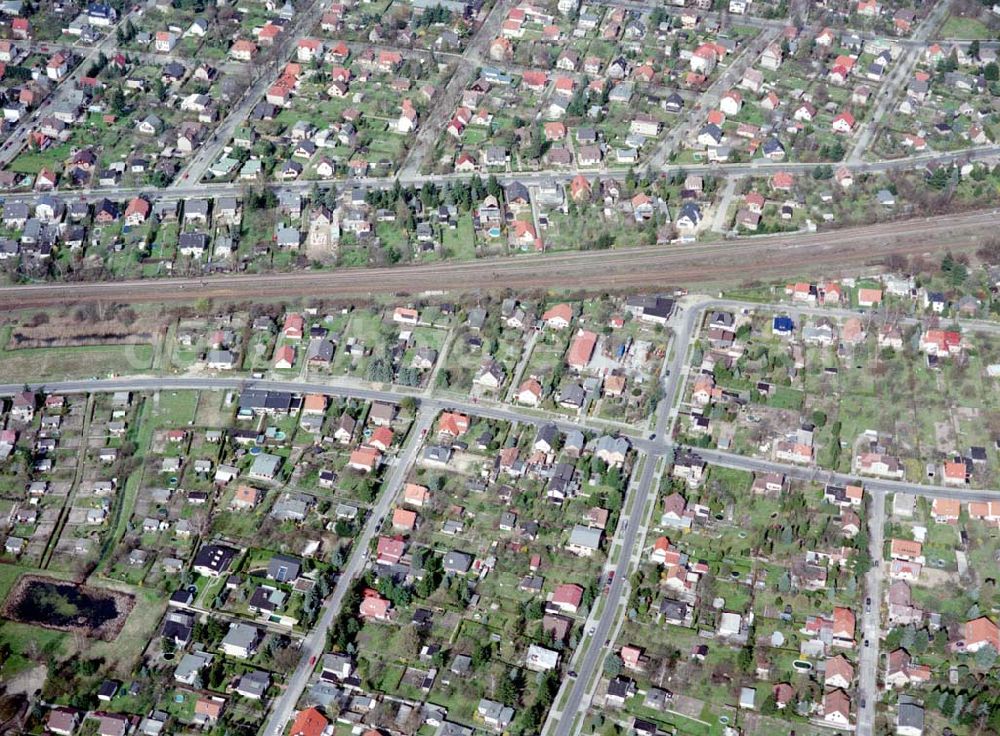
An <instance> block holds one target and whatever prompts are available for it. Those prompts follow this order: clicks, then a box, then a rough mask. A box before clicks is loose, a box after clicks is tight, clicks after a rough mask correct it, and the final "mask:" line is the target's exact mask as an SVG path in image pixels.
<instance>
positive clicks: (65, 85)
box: [0, 2, 153, 168]
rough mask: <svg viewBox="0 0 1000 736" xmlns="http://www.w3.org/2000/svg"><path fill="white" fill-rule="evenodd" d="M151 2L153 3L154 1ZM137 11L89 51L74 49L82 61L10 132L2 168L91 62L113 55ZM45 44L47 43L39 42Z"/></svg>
mask: <svg viewBox="0 0 1000 736" xmlns="http://www.w3.org/2000/svg"><path fill="white" fill-rule="evenodd" d="M149 4H150V5H152V4H153V3H152V2H150V3H149ZM133 15H134V12H128V13H124V14H123V15H122V16H121V17H120V18H119V19H118V22H117V23H116V24H115V25H114V26H112V27H111V28H108V29H107V34H106V35H105V36H104V37H103V38H102V39H101V40H99V41H98V42H97V43H96V44H94V45H93V46H92V47H90V48H89V49H87V50H84V49H75V50H74V51H73V53H74V54H76V55H77V56H81V55H82V58H81V61H80V63H79V64H77V65H76V66H75V67H74V68H73V70H72V71H71V72H69V73H68V74H67V75H66V76H65V77H63V79H62V81H61V82H59V84H58V86H57V87H56V88H55V90H54V91H53V92H52V94H50V95H49V96H48V97H47V98H45V99H44V100H42V104H41V106H40V107H38V108H37V109H36V110H35V111H34V112H32V113H31V114H30V115H26V116H25V117H23V118H21V121H20V122H19V123H18V125H17V127H16V128H14V130H13V131H12V132H11V133H10V135H9V136H8V137H7V141H6V142H5V143H4V144H3V146H2V147H0V168H5V167H6V166H7V165H8V164H9V163H10V162H11V161H13V160H14V159H15V158H17V155H18V154H19V153H20V152H21V149H22V148H24V147H25V146H26V145H27V143H28V136H29V135H30V134H31V132H32V131H33V130H34V129H35V126H36V124H37V123H38V122H39V121H40V120H41V119H42V118H43V117H45V116H46V115H47V114H48V111H49V110H54V109H55V108H56V107H58V106H59V103H60V102H62V101H63V100H65V99H66V97H67V95H68V94H69V93H70V92H72V91H73V90H75V89H76V83H77V82H78V81H79V80H80V79H81V78H83V77H84V76H86V74H87V70H88V69H90V65H91V64H93V63H94V62H95V61H96V60H97V57H98V56H99V55H100V54H104V55H105V56H111V54H112V52H113V51H114V49H115V47H116V44H117V37H116V33H117V31H118V29H119V28H121V27H122V26H123V24H124V23H125V22H126V21H127V20H129V19H130V18H132V17H133ZM39 45H44V44H39Z"/></svg>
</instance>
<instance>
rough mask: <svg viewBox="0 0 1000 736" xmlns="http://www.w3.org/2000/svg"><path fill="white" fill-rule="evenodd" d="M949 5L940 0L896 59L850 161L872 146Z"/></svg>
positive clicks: (848, 158)
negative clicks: (909, 44) (886, 116)
mask: <svg viewBox="0 0 1000 736" xmlns="http://www.w3.org/2000/svg"><path fill="white" fill-rule="evenodd" d="M950 6H951V0H938V3H937V5H936V6H934V8H933V9H932V10H931V12H930V13H928V14H927V16H926V17H925V18H924V19H923V20H922V21H920V24H919V25H918V26H917V29H916V30H915V31H914V33H913V39H912V40H913V41H914V42H915V43H914V44H913V45H911V46H908V47H907V48H906V51H905V52H904V53H903V55H902V56H901V57H900V58H899V60H898V61H897V62H896V65H895V68H894V69H893V70H892V71H891V72H890V74H889V78H888V79H887V80H886V81H885V82H883V84H882V86H881V87H880V88H879V91H878V93H877V98H878V100H877V102H876V105H875V110H874V111H873V112H872V115H871V117H870V118H869V119H868V120H867V121H866V122H864V123H863V124H862V125H861V130H860V131H858V134H857V135H856V136H855V140H854V145H853V146H852V147H851V151H850V153H849V155H848V157H847V160H848V161H850V162H852V163H857V162H859V161H861V157H862V156H863V155H864V153H865V151H867V150H868V146H870V145H871V142H872V141H873V140H874V138H875V135H876V133H877V132H878V126H879V124H880V123H881V122H882V118H884V117H885V115H886V113H888V112H889V108H890V107H891V106H892V105H893V104H895V102H896V100H898V99H899V91H900V90H901V89H902V88H903V86H904V85H905V84H907V83H908V82H909V81H910V79H911V77H912V74H913V68H914V67H915V66H916V65H917V62H918V61H919V60H920V55H921V53H922V52H923V49H924V48H925V46H924V44H927V39H928V38H929V37H930V34H931V31H934V30H936V29H937V27H938V26H939V25H940V24H941V21H942V20H943V19H944V16H945V14H946V13H947V12H948V8H949V7H950Z"/></svg>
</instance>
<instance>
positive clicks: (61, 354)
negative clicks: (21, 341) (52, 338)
mask: <svg viewBox="0 0 1000 736" xmlns="http://www.w3.org/2000/svg"><path fill="white" fill-rule="evenodd" d="M152 364H153V346H152V345H149V344H141V345H88V346H84V347H67V348H22V349H18V350H3V351H0V381H7V382H14V383H16V382H19V381H38V380H44V379H56V378H84V377H86V376H99V375H102V374H106V373H140V372H142V371H145V370H149V368H150V366H151V365H152Z"/></svg>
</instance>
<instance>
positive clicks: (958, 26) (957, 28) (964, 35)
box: [941, 16, 993, 40]
mask: <svg viewBox="0 0 1000 736" xmlns="http://www.w3.org/2000/svg"><path fill="white" fill-rule="evenodd" d="M941 35H942V37H944V38H959V39H963V40H964V39H969V40H972V39H981V40H983V39H988V38H992V37H993V34H992V33H990V29H989V28H987V26H986V24H985V23H983V22H982V21H981V20H978V19H976V18H962V17H958V16H952V17H951V18H948V20H946V21H945V23H944V26H942V28H941Z"/></svg>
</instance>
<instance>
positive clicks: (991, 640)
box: [964, 616, 1000, 652]
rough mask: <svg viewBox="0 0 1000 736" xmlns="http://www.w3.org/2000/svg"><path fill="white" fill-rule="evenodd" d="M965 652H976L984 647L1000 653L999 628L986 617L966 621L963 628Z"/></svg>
mask: <svg viewBox="0 0 1000 736" xmlns="http://www.w3.org/2000/svg"><path fill="white" fill-rule="evenodd" d="M964 637H965V651H967V652H976V651H979V650H980V649H982V648H983V647H985V646H991V647H993V648H994V649H995V650H997V651H1000V628H997V625H996V624H995V623H993V621H992V620H991V619H989V618H987V617H986V616H980V617H979V618H977V619H973V620H972V621H967V622H966V623H965V627H964Z"/></svg>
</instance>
